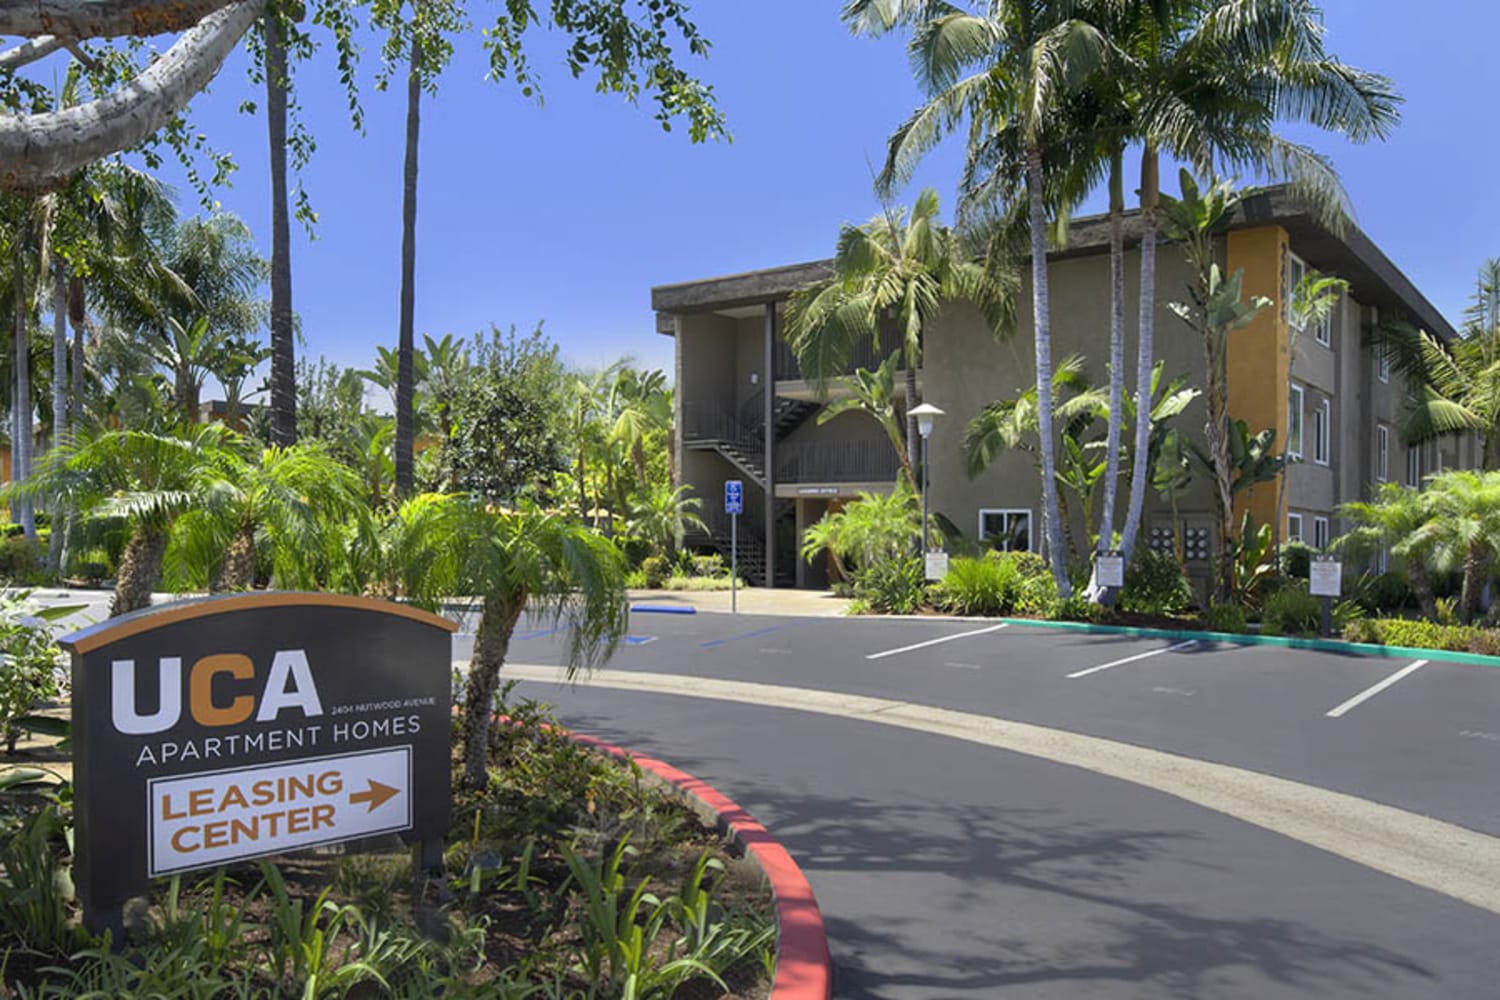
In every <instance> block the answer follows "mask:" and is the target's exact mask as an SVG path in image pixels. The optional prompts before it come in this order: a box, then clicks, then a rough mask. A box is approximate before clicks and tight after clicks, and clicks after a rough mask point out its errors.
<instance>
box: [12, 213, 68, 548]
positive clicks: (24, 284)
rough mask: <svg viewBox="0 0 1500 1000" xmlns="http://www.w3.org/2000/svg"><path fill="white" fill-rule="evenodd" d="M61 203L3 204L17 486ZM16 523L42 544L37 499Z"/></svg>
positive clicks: (25, 499)
mask: <svg viewBox="0 0 1500 1000" xmlns="http://www.w3.org/2000/svg"><path fill="white" fill-rule="evenodd" d="M54 201H55V199H53V198H51V197H47V198H33V197H31V196H29V195H6V196H5V197H4V202H3V214H0V218H3V227H0V228H3V232H0V237H3V239H4V242H5V244H6V246H5V253H4V257H3V260H4V264H5V265H7V266H8V268H9V272H10V273H9V277H10V281H9V282H6V283H5V285H6V286H7V287H8V291H9V293H10V296H9V298H10V306H11V319H12V322H11V347H12V355H11V357H12V361H11V372H12V375H13V383H12V387H11V397H10V412H11V421H10V428H11V435H10V462H11V466H10V468H11V481H12V482H19V481H21V480H23V479H25V478H26V477H28V476H29V475H30V474H31V448H32V437H33V430H32V427H33V416H34V412H35V407H34V405H33V400H32V398H31V365H32V356H31V331H32V327H33V325H34V324H35V321H36V319H37V314H38V308H37V307H38V297H39V294H40V292H41V285H42V276H43V272H44V267H43V266H42V261H43V260H44V258H45V257H46V256H47V235H48V232H49V230H50V228H51V215H52V207H53V203H54ZM15 506H16V510H15V512H14V516H15V519H16V521H17V522H18V523H20V525H21V527H22V530H23V532H24V533H25V536H26V538H27V539H28V540H30V541H31V542H33V543H35V542H36V521H35V516H34V514H33V508H32V497H30V496H29V495H17V497H16V505H15Z"/></svg>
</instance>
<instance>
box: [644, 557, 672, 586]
mask: <svg viewBox="0 0 1500 1000" xmlns="http://www.w3.org/2000/svg"><path fill="white" fill-rule="evenodd" d="M668 569H669V567H668V566H667V560H666V557H665V556H647V557H646V558H644V559H642V560H641V574H642V575H643V576H644V577H645V578H646V586H647V587H649V588H651V589H652V590H655V589H656V588H658V587H660V586H661V585H662V584H664V583H666V582H667V570H668Z"/></svg>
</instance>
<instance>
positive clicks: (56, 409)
mask: <svg viewBox="0 0 1500 1000" xmlns="http://www.w3.org/2000/svg"><path fill="white" fill-rule="evenodd" d="M67 437H68V265H67V262H65V261H64V260H63V259H62V258H61V257H57V258H54V259H53V261H52V447H54V448H56V447H57V446H58V445H59V444H61V443H62V442H63V441H64V440H65V439H66V438H67ZM66 535H67V531H66V530H64V528H63V511H62V504H61V503H55V504H53V506H52V537H51V539H50V540H49V542H48V544H47V565H48V566H49V567H51V568H52V569H53V570H57V569H58V568H59V567H60V565H61V562H62V543H63V538H64V537H65V536H66Z"/></svg>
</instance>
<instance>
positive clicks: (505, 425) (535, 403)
mask: <svg viewBox="0 0 1500 1000" xmlns="http://www.w3.org/2000/svg"><path fill="white" fill-rule="evenodd" d="M554 415H555V414H554V411H552V410H551V409H549V408H548V406H547V405H546V403H545V401H542V400H537V399H532V398H528V397H527V396H525V395H523V394H522V393H521V392H519V391H518V390H517V389H516V388H515V386H514V385H513V384H512V383H511V382H510V381H508V380H506V379H505V378H504V377H503V376H502V375H501V374H500V373H498V372H496V371H494V370H485V371H482V372H481V373H478V374H476V376H475V378H474V379H473V380H472V382H471V384H470V385H469V387H468V389H467V391H466V392H465V393H464V395H463V398H462V399H461V400H459V402H458V405H457V407H456V408H455V410H454V414H453V423H454V429H453V437H452V455H451V463H452V468H453V479H454V482H455V483H456V484H457V486H458V488H459V489H460V490H463V491H465V492H471V493H475V494H478V495H479V496H483V497H485V498H487V499H488V500H491V501H494V502H500V503H506V504H514V503H518V502H520V501H521V500H523V499H535V500H547V499H549V498H550V496H551V493H552V489H553V486H554V482H555V478H556V476H557V474H558V473H559V472H561V471H562V470H563V469H564V468H565V467H566V464H565V461H564V459H563V454H562V446H561V442H560V441H559V440H558V437H557V435H556V434H555V433H554V430H553V427H554Z"/></svg>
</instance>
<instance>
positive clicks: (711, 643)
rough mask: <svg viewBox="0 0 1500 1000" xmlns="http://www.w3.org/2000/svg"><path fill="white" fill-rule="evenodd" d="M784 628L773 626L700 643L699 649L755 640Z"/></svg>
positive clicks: (782, 626) (783, 626)
mask: <svg viewBox="0 0 1500 1000" xmlns="http://www.w3.org/2000/svg"><path fill="white" fill-rule="evenodd" d="M784 628H786V626H785V625H772V626H771V627H770V628H761V629H756V630H755V631H754V632H746V633H744V634H743V635H732V636H730V637H729V638H727V639H710V640H708V641H707V642H700V643H698V648H699V649H712V648H713V647H715V646H722V645H724V644H725V643H726V642H737V641H738V640H740V639H754V638H755V637H756V636H758V635H766V634H767V633H769V632H780V631H781V630H782V629H784Z"/></svg>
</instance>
